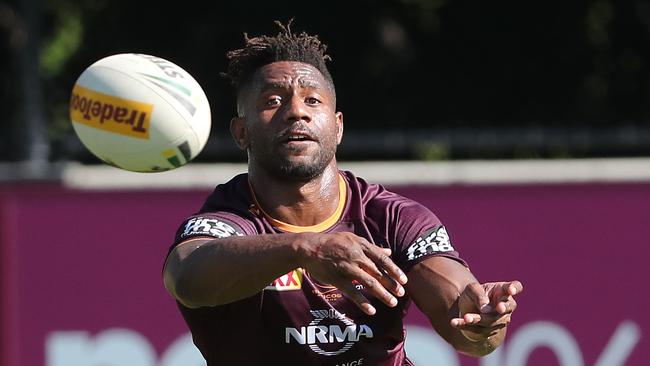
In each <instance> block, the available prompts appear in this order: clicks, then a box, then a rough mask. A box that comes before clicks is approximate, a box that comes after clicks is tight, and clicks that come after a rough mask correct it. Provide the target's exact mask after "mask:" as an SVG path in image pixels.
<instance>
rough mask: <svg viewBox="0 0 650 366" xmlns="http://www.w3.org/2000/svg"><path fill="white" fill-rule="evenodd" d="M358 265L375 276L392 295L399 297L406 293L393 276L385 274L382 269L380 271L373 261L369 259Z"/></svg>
mask: <svg viewBox="0 0 650 366" xmlns="http://www.w3.org/2000/svg"><path fill="white" fill-rule="evenodd" d="M360 265H361V269H363V270H364V271H366V272H368V273H369V274H370V275H371V276H373V277H374V278H376V279H377V280H378V281H379V283H381V285H382V286H384V288H385V289H387V290H388V291H390V292H391V293H392V294H393V295H395V296H398V297H401V296H404V294H405V293H406V291H404V287H402V285H400V284H399V282H397V281H396V280H395V279H394V278H392V277H391V276H389V275H387V274H386V273H384V272H383V271H380V270H379V269H378V268H377V266H376V265H375V263H374V262H372V261H371V260H368V261H367V262H361V263H360Z"/></svg>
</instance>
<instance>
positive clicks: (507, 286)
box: [501, 281, 524, 296]
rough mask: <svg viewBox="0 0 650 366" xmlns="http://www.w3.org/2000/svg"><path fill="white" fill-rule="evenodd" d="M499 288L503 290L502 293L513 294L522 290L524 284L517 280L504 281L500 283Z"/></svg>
mask: <svg viewBox="0 0 650 366" xmlns="http://www.w3.org/2000/svg"><path fill="white" fill-rule="evenodd" d="M501 289H502V290H503V292H504V293H506V294H508V295H510V296H513V295H516V294H519V293H521V292H523V291H524V285H522V284H521V282H519V281H510V282H504V283H503V284H502V285H501Z"/></svg>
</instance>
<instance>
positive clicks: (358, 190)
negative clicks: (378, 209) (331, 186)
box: [341, 171, 418, 205]
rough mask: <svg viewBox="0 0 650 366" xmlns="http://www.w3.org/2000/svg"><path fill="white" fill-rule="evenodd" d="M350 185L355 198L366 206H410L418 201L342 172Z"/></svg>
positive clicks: (348, 172) (350, 173)
mask: <svg viewBox="0 0 650 366" xmlns="http://www.w3.org/2000/svg"><path fill="white" fill-rule="evenodd" d="M341 175H342V176H343V177H344V178H345V180H346V182H347V183H348V187H349V188H348V189H349V191H350V193H351V194H352V196H353V198H357V199H359V200H360V201H361V202H362V203H363V204H364V205H396V204H397V205H410V204H416V205H417V204H418V203H417V202H416V201H414V200H412V199H410V198H408V197H404V196H402V195H400V194H398V193H395V192H393V191H391V190H390V189H387V188H386V187H384V186H383V185H381V184H378V183H371V182H368V181H366V180H365V179H363V178H361V177H357V176H356V175H354V174H353V173H352V172H350V171H341Z"/></svg>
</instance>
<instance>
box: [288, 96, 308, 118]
mask: <svg viewBox="0 0 650 366" xmlns="http://www.w3.org/2000/svg"><path fill="white" fill-rule="evenodd" d="M286 108H287V110H286V115H285V120H286V121H287V122H289V123H293V122H297V121H305V122H311V113H310V111H309V109H308V108H307V106H306V105H305V101H304V100H303V98H301V97H300V96H298V95H293V96H292V97H291V99H290V100H289V103H287V104H286Z"/></svg>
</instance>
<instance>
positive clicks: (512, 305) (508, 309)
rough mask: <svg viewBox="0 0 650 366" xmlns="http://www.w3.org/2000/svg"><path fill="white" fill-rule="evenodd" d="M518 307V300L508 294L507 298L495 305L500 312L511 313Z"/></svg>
mask: <svg viewBox="0 0 650 366" xmlns="http://www.w3.org/2000/svg"><path fill="white" fill-rule="evenodd" d="M516 308H517V301H515V299H514V298H512V296H508V297H506V298H505V299H502V300H501V301H499V303H497V304H496V306H495V307H494V309H495V310H496V311H497V313H499V314H510V313H512V312H513V311H515V309H516Z"/></svg>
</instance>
